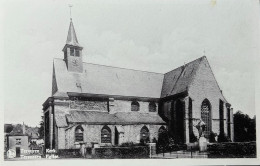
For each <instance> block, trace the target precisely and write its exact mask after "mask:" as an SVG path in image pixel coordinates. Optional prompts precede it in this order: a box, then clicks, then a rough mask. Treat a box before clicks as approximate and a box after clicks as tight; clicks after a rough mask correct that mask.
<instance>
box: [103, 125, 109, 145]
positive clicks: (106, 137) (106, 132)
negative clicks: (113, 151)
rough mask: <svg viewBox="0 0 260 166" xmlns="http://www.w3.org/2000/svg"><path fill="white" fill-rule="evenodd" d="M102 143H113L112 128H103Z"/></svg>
mask: <svg viewBox="0 0 260 166" xmlns="http://www.w3.org/2000/svg"><path fill="white" fill-rule="evenodd" d="M101 143H111V129H110V128H109V127H108V126H104V127H103V128H102V129H101Z"/></svg>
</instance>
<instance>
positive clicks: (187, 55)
mask: <svg viewBox="0 0 260 166" xmlns="http://www.w3.org/2000/svg"><path fill="white" fill-rule="evenodd" d="M68 4H73V7H72V18H73V24H74V27H75V30H76V34H77V38H78V41H79V43H80V44H81V45H82V46H83V47H84V49H83V59H84V61H85V62H89V63H95V64H102V65H110V66H117V67H123V68H130V69H137V70H144V71H151V72H159V73H165V72H168V71H170V70H172V69H174V68H177V67H179V66H181V65H183V64H184V63H188V62H190V61H192V60H195V59H197V58H199V57H201V56H204V55H205V56H206V57H207V59H208V61H209V63H210V66H211V68H212V70H213V72H214V75H215V77H216V79H217V82H218V84H219V86H220V88H221V89H222V91H223V94H224V96H225V98H226V99H227V100H228V102H229V103H231V104H232V107H233V108H234V112H236V111H238V110H241V111H242V112H244V113H246V114H248V115H249V116H250V117H253V116H254V115H255V104H256V103H255V94H256V93H255V91H256V89H255V84H256V81H257V80H256V79H257V78H258V77H257V78H256V75H257V73H256V72H255V71H257V70H258V69H260V68H259V65H256V64H257V61H258V55H259V34H260V33H259V29H260V28H259V17H258V14H259V11H260V10H259V1H254V0H243V1H242V0H229V1H226V0H171V1H170V0H161V1H158V0H149V1H148V0H142V1H127V0H120V1H119V0H106V1H105V0H98V1H94V0H75V1H68V0H65V1H58V0H44V1H43V0H37V1H34V0H20V1H18V0H16V1H14V0H8V1H4V3H3V9H4V11H3V15H2V18H3V19H2V29H3V31H2V33H3V52H4V66H3V68H4V75H3V76H4V79H3V82H4V122H5V123H22V122H25V123H26V124H28V125H31V126H36V125H39V122H40V120H41V116H42V104H43V102H44V101H45V100H46V99H47V98H48V97H50V96H51V83H52V65H53V58H63V52H62V48H63V46H64V45H65V42H66V37H67V32H68V28H69V22H70V11H69V7H68ZM258 80H259V79H258Z"/></svg>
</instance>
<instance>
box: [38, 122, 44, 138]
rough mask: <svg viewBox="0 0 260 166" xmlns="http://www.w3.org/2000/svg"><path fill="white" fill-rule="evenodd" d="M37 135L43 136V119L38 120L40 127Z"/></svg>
mask: <svg viewBox="0 0 260 166" xmlns="http://www.w3.org/2000/svg"><path fill="white" fill-rule="evenodd" d="M38 132H39V135H40V138H43V137H44V122H43V120H42V121H40V128H39V131H38Z"/></svg>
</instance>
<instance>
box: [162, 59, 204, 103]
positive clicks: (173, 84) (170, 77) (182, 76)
mask: <svg viewBox="0 0 260 166" xmlns="http://www.w3.org/2000/svg"><path fill="white" fill-rule="evenodd" d="M204 59H206V57H205V56H203V57H201V58H198V59H196V60H194V61H192V62H190V63H188V64H185V65H183V66H181V67H178V68H176V69H174V70H172V71H170V72H168V73H165V74H164V79H163V86H162V93H161V98H163V97H167V96H171V95H175V94H178V93H181V92H184V91H187V90H188V86H189V85H190V83H191V81H192V79H193V78H194V75H195V74H196V71H197V69H198V68H199V65H200V63H201V62H202V61H203V60H204Z"/></svg>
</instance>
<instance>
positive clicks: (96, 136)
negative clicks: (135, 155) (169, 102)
mask: <svg viewBox="0 0 260 166" xmlns="http://www.w3.org/2000/svg"><path fill="white" fill-rule="evenodd" d="M77 126H78V125H72V126H71V127H69V129H66V130H64V129H63V128H60V129H59V130H58V131H59V138H58V139H59V141H58V142H59V149H64V148H66V149H76V148H78V147H79V146H78V145H79V144H77V143H75V128H76V127H77ZM81 126H82V127H83V129H84V134H83V135H84V138H83V140H84V141H83V142H84V143H87V146H91V143H92V142H94V143H98V144H99V145H101V146H103V145H114V144H115V127H119V126H120V127H121V128H123V130H124V134H123V135H124V136H123V138H122V139H123V140H120V142H121V143H124V142H134V143H139V142H140V131H141V128H142V127H143V126H146V127H147V128H148V129H149V132H150V141H152V140H153V138H156V140H158V130H159V128H160V127H161V126H162V125H144V124H139V125H124V126H122V125H107V126H108V127H109V128H110V129H111V143H108V144H105V143H101V129H102V128H103V127H104V125H86V124H83V125H81ZM164 127H166V126H164ZM64 145H65V146H64Z"/></svg>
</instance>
